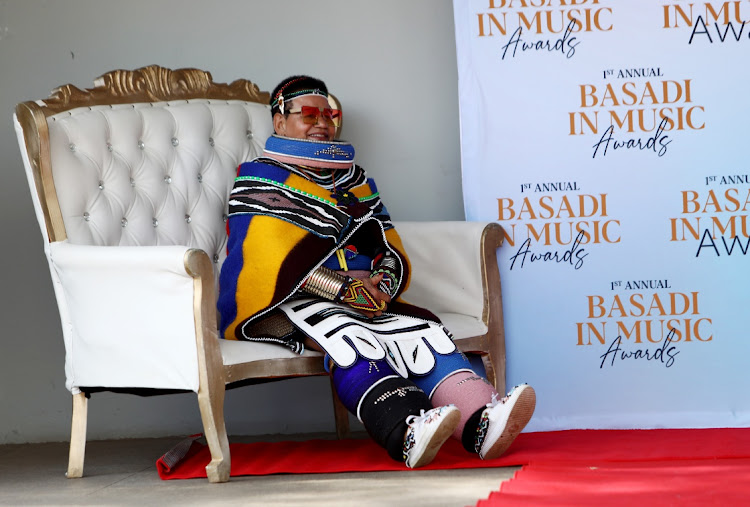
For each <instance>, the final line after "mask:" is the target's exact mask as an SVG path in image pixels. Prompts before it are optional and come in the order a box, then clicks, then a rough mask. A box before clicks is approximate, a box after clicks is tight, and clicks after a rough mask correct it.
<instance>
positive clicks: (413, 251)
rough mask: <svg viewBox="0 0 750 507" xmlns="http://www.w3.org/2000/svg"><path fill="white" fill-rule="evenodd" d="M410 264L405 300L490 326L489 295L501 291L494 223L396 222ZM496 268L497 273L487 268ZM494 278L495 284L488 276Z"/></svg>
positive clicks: (498, 230)
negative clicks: (474, 319)
mask: <svg viewBox="0 0 750 507" xmlns="http://www.w3.org/2000/svg"><path fill="white" fill-rule="evenodd" d="M394 225H395V227H396V230H397V231H398V233H399V235H400V236H401V240H402V242H403V244H404V248H405V249H406V254H407V255H408V256H409V260H410V262H411V281H410V284H409V288H408V290H407V291H406V292H405V293H404V296H403V297H404V300H406V301H408V302H410V303H413V304H415V305H418V306H422V307H425V308H427V309H429V310H431V311H433V312H435V313H457V314H462V315H469V316H471V317H474V318H476V319H478V320H481V321H482V322H484V324H487V315H486V307H487V300H488V298H489V293H488V291H490V290H493V289H494V288H495V287H497V288H498V289H499V284H500V281H499V274H498V271H497V259H496V255H497V253H496V251H497V248H499V246H500V244H501V243H502V229H501V228H500V226H499V225H497V224H495V223H493V222H489V223H488V222H395V223H394ZM493 264H494V267H495V269H494V274H493V273H488V272H487V267H488V266H487V265H490V267H491V265H493ZM488 276H489V277H493V279H492V280H488V279H487V278H488Z"/></svg>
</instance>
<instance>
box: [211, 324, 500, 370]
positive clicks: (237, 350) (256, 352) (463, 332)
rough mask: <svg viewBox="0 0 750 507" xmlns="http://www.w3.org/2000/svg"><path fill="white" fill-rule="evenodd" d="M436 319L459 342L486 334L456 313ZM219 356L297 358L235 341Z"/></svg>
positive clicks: (230, 360) (232, 359)
mask: <svg viewBox="0 0 750 507" xmlns="http://www.w3.org/2000/svg"><path fill="white" fill-rule="evenodd" d="M438 317H440V319H441V320H442V321H443V324H444V325H445V327H447V328H448V329H449V330H450V332H451V333H452V334H453V336H454V337H455V338H456V339H457V340H460V339H462V338H470V337H473V336H481V335H483V334H485V333H486V332H487V326H486V325H484V324H483V323H482V322H481V321H479V320H477V319H475V318H473V317H469V316H467V315H460V314H457V313H440V314H438ZM219 343H220V345H221V355H222V357H223V359H224V364H225V365H232V364H242V363H249V362H253V361H263V360H265V359H292V358H295V357H299V354H296V353H294V352H292V351H291V350H289V349H288V348H286V347H282V346H280V345H277V344H274V343H262V342H245V341H236V340H219ZM322 355H323V354H322V353H320V352H316V351H314V350H305V353H304V354H303V356H304V357H315V356H322Z"/></svg>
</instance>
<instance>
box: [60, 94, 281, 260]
mask: <svg viewBox="0 0 750 507" xmlns="http://www.w3.org/2000/svg"><path fill="white" fill-rule="evenodd" d="M48 123H49V132H50V152H51V159H52V168H53V174H54V180H55V187H56V189H57V196H58V200H59V202H60V209H61V211H62V215H63V220H64V221H65V229H66V231H67V234H68V239H69V241H70V242H71V243H75V244H84V245H98V246H131V245H137V246H147V245H154V246H156V245H185V246H190V247H194V248H200V249H202V250H204V251H206V252H207V253H208V254H209V256H210V257H212V259H213V260H214V263H216V264H217V269H218V268H219V267H220V265H221V262H222V261H223V259H224V257H225V255H226V254H225V246H226V233H225V226H224V222H225V221H226V206H227V204H226V203H227V196H228V195H229V190H230V189H231V185H232V182H233V178H234V175H235V174H236V171H237V166H238V165H239V164H240V163H241V162H244V161H246V160H250V159H252V158H254V157H256V156H258V155H259V154H260V152H261V151H262V149H263V144H264V143H265V140H266V139H267V138H268V136H269V135H270V134H271V122H270V114H269V109H268V107H267V106H263V105H261V104H256V103H251V102H240V101H211V100H197V99H195V100H187V101H178V102H159V103H150V104H148V103H147V104H125V105H114V106H94V107H85V108H78V109H73V110H71V111H68V112H65V113H60V114H57V115H53V116H51V117H50V118H49V119H48Z"/></svg>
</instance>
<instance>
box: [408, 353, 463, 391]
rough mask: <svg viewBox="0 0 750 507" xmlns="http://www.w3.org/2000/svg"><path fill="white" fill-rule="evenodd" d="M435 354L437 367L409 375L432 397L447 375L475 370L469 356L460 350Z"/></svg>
mask: <svg viewBox="0 0 750 507" xmlns="http://www.w3.org/2000/svg"><path fill="white" fill-rule="evenodd" d="M434 356H435V368H433V369H432V371H431V372H430V373H428V374H427V375H412V376H410V377H409V378H410V379H411V381H412V382H414V383H415V384H416V385H417V386H418V387H419V388H420V389H422V391H424V392H425V393H427V394H428V395H429V396H430V399H432V395H433V393H434V391H435V388H436V387H437V386H439V385H440V382H442V381H443V380H445V379H446V378H447V377H449V376H451V375H453V374H454V373H456V372H457V371H462V370H463V371H474V370H473V369H472V367H471V363H469V360H468V359H467V357H466V356H465V355H463V354H462V353H461V352H459V351H458V350H456V351H455V352H452V353H450V354H448V355H443V354H438V353H434Z"/></svg>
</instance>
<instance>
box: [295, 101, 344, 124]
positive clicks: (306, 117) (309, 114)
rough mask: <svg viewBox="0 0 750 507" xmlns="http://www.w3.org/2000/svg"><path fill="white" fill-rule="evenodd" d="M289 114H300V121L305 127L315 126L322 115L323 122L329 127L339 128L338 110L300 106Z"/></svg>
mask: <svg viewBox="0 0 750 507" xmlns="http://www.w3.org/2000/svg"><path fill="white" fill-rule="evenodd" d="M289 114H301V115H302V121H303V122H305V123H306V124H307V125H315V124H316V123H318V118H320V116H321V115H322V116H323V121H325V122H326V125H328V126H329V127H339V126H341V110H339V109H331V108H329V107H326V108H324V109H319V108H317V107H314V106H302V107H300V108H299V109H295V110H293V111H289Z"/></svg>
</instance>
